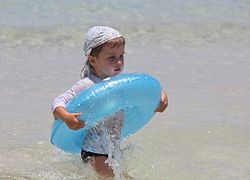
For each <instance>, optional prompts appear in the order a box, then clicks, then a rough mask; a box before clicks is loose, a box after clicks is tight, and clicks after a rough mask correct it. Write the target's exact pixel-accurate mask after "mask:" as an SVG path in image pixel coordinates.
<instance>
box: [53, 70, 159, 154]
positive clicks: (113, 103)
mask: <svg viewBox="0 0 250 180" xmlns="http://www.w3.org/2000/svg"><path fill="white" fill-rule="evenodd" d="M160 98H161V86H160V83H159V82H158V81H157V80H156V79H154V78H153V77H152V76H149V75H146V74H135V73H131V74H120V75H117V76H114V77H111V78H108V79H107V80H104V81H102V82H100V83H97V84H94V85H93V86H91V87H90V88H88V89H86V90H84V91H83V92H81V93H80V94H79V95H78V96H77V97H75V98H74V99H73V100H72V101H71V102H70V103H69V104H68V105H67V110H68V111H69V112H72V113H73V112H82V113H83V114H82V115H81V116H80V117H79V119H82V120H84V121H85V124H87V126H85V127H84V128H82V129H80V130H76V131H75V130H71V129H69V128H68V127H67V125H66V124H65V123H64V122H63V121H62V120H55V121H54V123H53V127H52V132H51V139H50V140H51V143H52V144H54V145H55V146H57V147H58V148H60V149H62V150H63V151H66V152H70V153H80V150H81V146H82V143H83V140H84V137H85V135H86V132H87V130H88V129H89V128H91V127H93V126H95V125H96V124H97V123H98V122H99V121H102V120H103V119H104V118H105V117H109V116H110V115H112V114H114V113H116V112H118V111H120V110H123V111H124V114H125V119H124V124H123V128H122V132H121V138H122V139H125V138H127V137H128V136H130V135H132V134H134V133H135V132H137V131H138V130H139V129H141V128H142V127H143V126H145V125H146V124H147V122H148V121H149V120H150V119H151V118H152V117H153V115H154V110H155V109H156V108H157V106H158V105H159V102H160Z"/></svg>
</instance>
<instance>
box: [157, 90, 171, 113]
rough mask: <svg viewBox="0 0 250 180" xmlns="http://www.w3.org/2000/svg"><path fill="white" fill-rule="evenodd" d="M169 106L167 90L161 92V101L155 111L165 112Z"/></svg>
mask: <svg viewBox="0 0 250 180" xmlns="http://www.w3.org/2000/svg"><path fill="white" fill-rule="evenodd" d="M167 106H168V96H167V93H166V92H165V91H162V92H161V102H160V105H159V106H158V108H157V109H156V110H155V112H163V111H165V109H166V108H167Z"/></svg>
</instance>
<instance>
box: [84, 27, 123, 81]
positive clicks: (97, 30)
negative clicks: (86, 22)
mask: <svg viewBox="0 0 250 180" xmlns="http://www.w3.org/2000/svg"><path fill="white" fill-rule="evenodd" d="M118 37H122V35H121V34H120V33H119V32H118V31H117V30H115V29H113V28H111V27H107V26H94V27H92V28H90V29H89V31H88V32H87V34H86V36H85V40H84V45H83V51H84V55H85V60H86V62H85V65H84V67H83V69H82V71H81V75H80V77H81V78H84V77H86V76H88V75H89V74H90V73H91V69H90V65H89V62H88V56H89V55H90V53H91V50H92V49H93V48H95V47H98V46H100V45H102V44H104V43H106V42H107V41H109V40H111V39H114V38H118Z"/></svg>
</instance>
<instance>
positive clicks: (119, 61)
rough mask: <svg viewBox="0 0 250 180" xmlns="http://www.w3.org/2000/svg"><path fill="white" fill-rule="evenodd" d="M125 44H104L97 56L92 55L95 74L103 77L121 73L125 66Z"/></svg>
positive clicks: (91, 60)
mask: <svg viewBox="0 0 250 180" xmlns="http://www.w3.org/2000/svg"><path fill="white" fill-rule="evenodd" d="M124 48H125V46H124V45H120V46H116V47H112V48H111V47H109V46H107V45H106V46H104V47H103V48H102V50H101V52H100V53H99V54H98V56H97V57H93V56H91V57H90V59H89V61H90V64H91V65H92V66H93V67H94V72H95V75H96V76H98V77H99V78H101V79H105V78H107V77H111V76H114V75H117V74H120V73H121V72H122V70H123V66H124V59H123V58H124Z"/></svg>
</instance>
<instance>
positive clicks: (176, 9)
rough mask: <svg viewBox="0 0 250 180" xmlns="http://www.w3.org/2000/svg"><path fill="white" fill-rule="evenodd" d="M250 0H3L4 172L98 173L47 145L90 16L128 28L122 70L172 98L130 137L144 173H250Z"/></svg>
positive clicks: (132, 163) (0, 114)
mask: <svg viewBox="0 0 250 180" xmlns="http://www.w3.org/2000/svg"><path fill="white" fill-rule="evenodd" d="M249 19H250V2H249V1H247V0H238V1H230V0H228V1H226V0H224V1H215V0H211V1H202V0H192V1H182V0H175V1H154V2H153V3H152V2H151V1H128V0H125V1H115V0H109V1H101V2H100V1H80V0H79V1H77V0H74V1H66V0H64V1H58V0H56V1H40V0H36V1H31V0H22V1H14V0H12V1H5V0H1V1H0V42H1V43H0V50H1V53H0V71H1V73H0V82H1V91H0V98H1V101H0V108H1V111H0V118H1V121H0V126H1V127H2V130H1V132H0V136H1V144H0V179H95V176H94V174H93V171H92V170H91V168H89V167H87V166H85V165H83V164H82V163H81V160H80V158H79V157H78V156H72V155H68V154H64V153H62V152H59V151H58V150H57V149H55V148H54V147H53V146H52V145H50V143H49V136H50V128H51V125H52V121H53V117H52V114H51V113H50V105H51V102H52V100H53V98H54V97H55V96H57V95H58V94H59V93H61V92H63V91H64V90H66V89H68V88H69V87H70V86H71V85H72V84H73V83H74V82H75V81H77V80H78V79H79V73H80V70H81V67H82V65H83V57H82V52H81V51H82V43H83V42H82V40H83V36H84V34H85V32H86V31H87V30H88V28H89V27H91V26H92V25H109V26H112V27H115V28H117V29H118V30H119V31H121V32H122V33H123V34H124V36H125V37H126V62H125V63H126V64H125V72H144V73H149V74H151V75H153V76H154V77H156V78H157V79H158V80H159V81H160V82H161V84H162V87H163V88H164V89H166V90H167V92H168V95H169V107H168V109H167V111H166V112H164V113H163V114H157V115H156V116H155V117H154V118H153V119H152V121H151V122H150V123H149V124H148V125H147V126H146V127H145V128H144V129H143V130H141V131H140V132H138V133H137V134H136V135H134V136H133V137H131V138H129V139H128V140H127V141H126V142H124V144H123V148H124V149H125V150H124V152H123V153H124V156H123V165H124V168H125V170H126V171H128V172H129V174H131V176H133V177H134V178H135V179H173V180H176V179H177V180H179V179H180V180H182V179H191V180H193V179H249V178H250V165H249V162H250V155H249V151H250V140H249V137H250V131H249V128H250V123H249V116H250V113H249V108H250V103H249V102H250V79H249V75H250V73H249V72H250V71H249V70H250V58H249V57H250V52H249V47H250V24H249V23H250V21H249Z"/></svg>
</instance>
